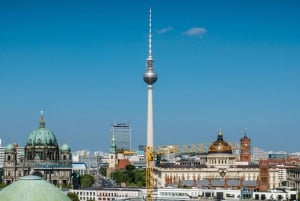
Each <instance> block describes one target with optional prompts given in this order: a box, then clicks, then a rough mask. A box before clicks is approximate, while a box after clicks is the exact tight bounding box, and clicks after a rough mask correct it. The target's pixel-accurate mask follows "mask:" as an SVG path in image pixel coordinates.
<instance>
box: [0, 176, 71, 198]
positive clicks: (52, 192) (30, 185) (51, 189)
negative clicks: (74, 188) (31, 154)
mask: <svg viewBox="0 0 300 201" xmlns="http://www.w3.org/2000/svg"><path fill="white" fill-rule="evenodd" d="M0 200H3V201H4V200H5V201H21V200H22V201H41V200H42V201H56V200H57V201H71V199H70V198H69V197H68V196H67V195H66V194H64V193H63V192H62V191H61V190H59V189H58V188H57V187H56V186H54V185H53V184H50V183H48V182H47V181H45V180H43V179H42V178H41V177H38V176H33V175H30V176H25V177H21V178H20V179H19V180H18V181H16V182H14V183H12V184H10V185H9V186H7V187H6V188H4V189H3V190H1V191H0Z"/></svg>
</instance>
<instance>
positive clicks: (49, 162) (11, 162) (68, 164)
mask: <svg viewBox="0 0 300 201" xmlns="http://www.w3.org/2000/svg"><path fill="white" fill-rule="evenodd" d="M71 173H72V154H71V148H70V147H69V146H68V145H67V144H63V145H62V146H59V144H58V141H57V139H56V137H55V135H54V133H53V132H52V131H50V130H49V129H47V128H46V127H45V121H44V117H43V114H41V117H40V122H39V127H38V128H36V129H34V130H33V131H32V132H31V133H30V135H29V137H28V140H27V142H26V145H25V147H24V152H19V151H18V145H17V144H9V145H7V146H6V149H5V153H4V164H3V181H4V182H5V183H6V184H10V183H12V182H14V181H16V180H18V179H19V178H20V177H22V176H26V175H37V176H40V177H42V178H44V179H45V180H48V181H49V182H50V183H53V184H54V185H58V186H63V185H70V184H71V180H72V178H71Z"/></svg>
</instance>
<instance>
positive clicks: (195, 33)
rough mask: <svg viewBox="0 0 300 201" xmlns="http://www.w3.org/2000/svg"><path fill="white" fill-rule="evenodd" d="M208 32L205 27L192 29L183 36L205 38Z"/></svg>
mask: <svg viewBox="0 0 300 201" xmlns="http://www.w3.org/2000/svg"><path fill="white" fill-rule="evenodd" d="M206 32H207V30H206V29H205V28H203V27H192V28H190V29H188V30H187V31H185V32H183V34H184V35H187V36H203V35H204V34H205V33H206Z"/></svg>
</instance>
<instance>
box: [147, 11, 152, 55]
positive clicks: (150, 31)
mask: <svg viewBox="0 0 300 201" xmlns="http://www.w3.org/2000/svg"><path fill="white" fill-rule="evenodd" d="M151 18H152V10H151V8H150V10H149V49H148V59H147V60H152V22H151Z"/></svg>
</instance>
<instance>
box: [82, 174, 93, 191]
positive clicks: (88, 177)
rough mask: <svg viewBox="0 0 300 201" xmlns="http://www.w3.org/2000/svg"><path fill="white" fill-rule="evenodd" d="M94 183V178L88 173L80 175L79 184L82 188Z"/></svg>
mask: <svg viewBox="0 0 300 201" xmlns="http://www.w3.org/2000/svg"><path fill="white" fill-rule="evenodd" d="M94 183H95V178H94V177H93V176H92V175H90V174H85V175H83V176H80V184H81V187H82V188H85V187H90V186H92V185H93V184H94Z"/></svg>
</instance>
